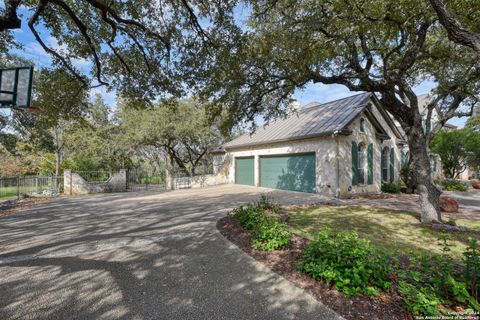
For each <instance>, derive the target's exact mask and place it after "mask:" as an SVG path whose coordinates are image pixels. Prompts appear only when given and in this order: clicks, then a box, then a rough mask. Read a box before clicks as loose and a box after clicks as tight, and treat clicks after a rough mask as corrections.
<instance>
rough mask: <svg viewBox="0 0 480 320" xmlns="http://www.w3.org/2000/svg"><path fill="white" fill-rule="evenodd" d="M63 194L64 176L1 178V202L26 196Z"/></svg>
mask: <svg viewBox="0 0 480 320" xmlns="http://www.w3.org/2000/svg"><path fill="white" fill-rule="evenodd" d="M62 192H63V176H17V177H3V178H0V201H2V200H8V199H15V198H16V199H20V198H21V197H24V196H42V195H45V196H53V195H57V194H60V193H62Z"/></svg>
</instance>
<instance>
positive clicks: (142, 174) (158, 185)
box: [127, 168, 166, 191]
mask: <svg viewBox="0 0 480 320" xmlns="http://www.w3.org/2000/svg"><path fill="white" fill-rule="evenodd" d="M140 190H158V191H163V190H166V177H165V172H155V171H151V170H144V169H137V168H135V169H129V170H128V171H127V191H140Z"/></svg>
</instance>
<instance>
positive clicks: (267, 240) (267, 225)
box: [252, 218, 292, 251]
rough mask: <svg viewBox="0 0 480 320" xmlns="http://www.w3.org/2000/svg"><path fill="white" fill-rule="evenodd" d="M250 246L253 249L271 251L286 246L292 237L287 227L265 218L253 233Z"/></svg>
mask: <svg viewBox="0 0 480 320" xmlns="http://www.w3.org/2000/svg"><path fill="white" fill-rule="evenodd" d="M252 235H253V242H252V246H253V247H254V248H255V249H261V250H265V251H272V250H277V249H280V248H283V247H285V246H287V245H288V244H289V243H290V241H291V239H292V235H291V233H290V231H288V230H287V226H286V225H285V224H283V223H279V222H278V221H276V220H275V219H273V218H267V219H265V220H264V221H263V223H261V224H259V225H258V228H256V229H255V230H254V232H253V234H252Z"/></svg>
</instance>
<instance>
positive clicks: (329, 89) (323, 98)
mask: <svg viewBox="0 0 480 320" xmlns="http://www.w3.org/2000/svg"><path fill="white" fill-rule="evenodd" d="M356 93H358V92H353V91H350V90H348V89H347V87H345V86H342V85H337V84H332V85H325V84H320V83H317V84H314V83H309V84H308V85H307V86H306V87H305V88H304V89H303V90H297V91H295V93H294V95H293V96H294V97H295V98H296V99H297V100H298V101H299V102H300V104H301V105H302V106H303V105H305V104H307V103H310V102H321V103H324V102H329V101H333V100H337V99H341V98H345V97H348V96H351V95H354V94H356Z"/></svg>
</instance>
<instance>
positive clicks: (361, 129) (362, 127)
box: [360, 118, 365, 132]
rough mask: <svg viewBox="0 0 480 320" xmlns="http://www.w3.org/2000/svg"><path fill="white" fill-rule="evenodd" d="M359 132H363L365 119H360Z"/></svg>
mask: <svg viewBox="0 0 480 320" xmlns="http://www.w3.org/2000/svg"><path fill="white" fill-rule="evenodd" d="M360 132H365V119H363V118H360Z"/></svg>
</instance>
